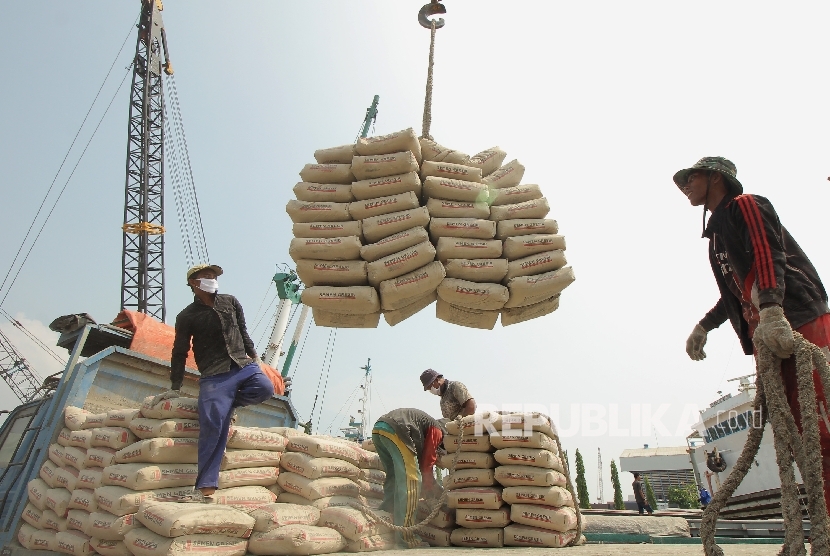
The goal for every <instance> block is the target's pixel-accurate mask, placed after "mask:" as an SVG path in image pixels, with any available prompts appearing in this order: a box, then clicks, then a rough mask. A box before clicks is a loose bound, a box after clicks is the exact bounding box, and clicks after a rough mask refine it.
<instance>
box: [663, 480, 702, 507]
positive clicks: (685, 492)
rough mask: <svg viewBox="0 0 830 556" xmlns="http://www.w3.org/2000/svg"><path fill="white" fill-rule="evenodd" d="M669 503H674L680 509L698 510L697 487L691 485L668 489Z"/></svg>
mask: <svg viewBox="0 0 830 556" xmlns="http://www.w3.org/2000/svg"><path fill="white" fill-rule="evenodd" d="M669 502H674V503H675V504H677V505H678V507H680V508H699V507H700V500H699V498H698V492H697V487H696V486H695V485H693V484H687V485H683V486H679V487H669Z"/></svg>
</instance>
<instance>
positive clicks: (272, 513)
mask: <svg viewBox="0 0 830 556" xmlns="http://www.w3.org/2000/svg"><path fill="white" fill-rule="evenodd" d="M250 515H251V517H253V518H254V531H257V532H258V533H263V532H265V531H273V530H274V529H277V528H279V527H284V526H286V525H317V522H318V521H320V510H318V509H317V508H315V507H314V506H304V505H301V504H268V505H267V506H263V507H261V508H258V509H256V510H253V511H252V512H251V513H250Z"/></svg>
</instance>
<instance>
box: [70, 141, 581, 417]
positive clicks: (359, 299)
mask: <svg viewBox="0 0 830 556" xmlns="http://www.w3.org/2000/svg"><path fill="white" fill-rule="evenodd" d="M314 159H315V160H316V163H315V164H307V165H306V166H305V167H304V168H303V170H302V171H301V172H300V178H301V179H302V181H301V182H299V183H297V184H296V185H295V186H294V195H295V197H296V199H292V200H291V201H289V202H288V205H287V206H286V211H287V212H288V215H289V216H290V217H291V220H292V222H293V223H294V224H293V231H294V239H292V240H291V245H290V249H289V254H290V256H291V258H292V259H293V260H294V261H295V263H296V264H297V274H298V275H299V277H300V279H301V280H302V281H303V283H304V285H305V286H306V290H305V291H304V293H303V296H302V299H303V303H306V304H307V305H308V306H310V307H311V308H312V314H313V315H314V321H315V323H316V324H317V325H318V326H329V327H338V328H375V327H377V326H378V324H379V322H380V317H381V315H383V318H384V320H385V321H386V323H387V324H389V325H390V326H395V325H397V324H399V323H401V322H403V321H404V320H406V319H408V318H410V317H411V316H413V315H415V314H417V313H419V312H421V311H422V310H424V309H426V308H427V307H429V306H430V305H432V304H433V303H436V302H437V303H436V309H435V313H436V317H437V318H438V319H440V320H443V321H445V322H449V323H452V324H456V325H459V326H466V327H471V328H481V329H492V328H493V327H494V326H495V325H496V322H497V321H498V320H499V317H501V322H502V326H509V325H511V324H517V323H520V322H524V321H527V320H531V319H534V318H537V317H541V316H545V315H547V314H550V313H552V312H553V311H555V310H556V309H557V308H558V307H559V302H560V294H561V292H562V290H564V289H565V288H566V287H567V286H568V285H570V283H571V282H573V280H574V274H573V270H572V269H571V268H570V267H568V266H566V265H567V258H566V256H565V237H564V236H562V235H559V226H558V224H557V222H556V221H555V220H552V219H549V218H548V213H549V212H550V203H549V201H548V199H547V198H546V197H545V196H544V192H543V189H542V187H540V186H539V185H537V184H523V183H522V180H523V178H524V176H525V166H524V165H523V164H522V163H520V162H519V161H518V160H511V161H510V162H505V160H507V153H506V152H505V151H504V150H502V149H501V148H499V147H491V148H489V149H486V150H483V151H481V152H479V153H477V154H473V155H468V154H466V153H463V152H460V151H456V150H453V149H450V148H447V147H444V146H442V145H440V144H438V143H437V142H435V141H432V140H431V139H426V138H420V139H419V138H418V137H417V136H416V134H415V132H414V131H413V130H412V129H404V130H401V131H398V132H395V133H390V134H388V135H380V136H375V137H364V138H360V139H359V140H358V141H357V143H355V144H352V145H342V146H338V147H332V148H327V149H320V150H318V151H315V153H314ZM79 419H80V418H79ZM73 426H75V425H74V423H73ZM76 430H82V429H81V427H80V425H77V429H76Z"/></svg>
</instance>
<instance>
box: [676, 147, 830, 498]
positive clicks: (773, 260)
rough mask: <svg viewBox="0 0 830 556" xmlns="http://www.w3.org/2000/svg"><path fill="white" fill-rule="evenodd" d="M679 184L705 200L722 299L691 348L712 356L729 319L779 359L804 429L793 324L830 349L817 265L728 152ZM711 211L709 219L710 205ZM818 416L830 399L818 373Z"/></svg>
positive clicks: (824, 434)
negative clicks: (710, 347) (710, 344)
mask: <svg viewBox="0 0 830 556" xmlns="http://www.w3.org/2000/svg"><path fill="white" fill-rule="evenodd" d="M674 183H675V184H676V185H677V187H678V188H680V190H681V191H682V192H683V194H684V195H686V197H687V198H688V200H689V203H690V204H691V205H692V206H703V207H704V208H703V211H704V212H703V215H704V229H703V237H706V238H708V239H709V262H710V264H711V266H712V272H713V273H714V274H715V281H716V282H717V284H718V289H719V290H720V299H718V302H717V303H716V304H715V306H714V307H713V308H712V309H711V310H710V311H709V312H708V313H706V316H704V317H703V319H701V320H700V322H699V323H698V324H696V325H695V327H694V330H693V331H692V334H691V335H690V336H689V339H688V340H687V341H686V352H687V353H688V354H689V357H690V358H692V359H693V360H695V361H700V360H702V359H703V358H705V357H706V353H705V352H704V351H703V347H704V345H705V344H706V338H707V335H708V334H709V332H710V331H711V330H713V329H715V328H717V327H718V326H720V325H721V324H723V323H724V322H726V320H727V319H728V320H729V321H730V323H731V324H732V328H734V329H735V332H736V333H737V334H738V337H739V338H740V341H741V345H742V347H743V349H744V353H746V354H747V355H752V354H753V353H754V349H753V340H754V341H755V343H756V345H757V344H758V343H759V342H760V343H762V344H764V345H765V346H767V347H768V348H769V349H770V351H772V353H773V354H775V356H776V357H779V358H780V359H782V361H781V377H782V378H783V383H784V388H785V391H786V396H787V401H788V403H789V406H790V409H791V410H792V413H793V416H794V417H795V420H796V424H797V425H798V427H799V430H801V412H800V406H799V403H798V386H797V383H796V369H795V358H794V357H790V356H791V355H792V353H793V329H795V330H797V331H798V332H800V333H801V334H802V335H803V336H804V337H805V338H806V339H807V340H809V341H810V342H812V343H814V344H816V345H817V346H818V347H820V348H822V350H823V351H824V352H825V354H826V355H830V351H828V346H830V314H828V313H830V309H828V305H827V293H826V292H825V290H824V286H823V285H822V283H821V279H819V276H818V273H817V272H816V269H815V268H814V267H813V264H812V263H811V262H810V259H808V258H807V255H806V254H805V253H804V251H802V250H801V247H799V246H798V244H797V243H796V241H795V239H793V237H792V236H791V235H790V234H789V232H788V231H787V229H786V228H785V227H784V226H783V225H782V224H781V222H780V221H779V219H778V215H777V214H776V212H775V209H774V208H773V206H772V203H770V202H769V201H768V200H767V199H765V198H764V197H761V196H759V195H749V194H744V192H743V185H742V184H741V182H740V181H738V177H737V168H736V167H735V165H734V164H733V163H732V162H731V161H729V160H727V159H725V158H722V157H719V156H710V157H705V158H701V159H700V160H699V161H698V162H697V163H696V164H695V165H693V166H691V167H689V168H684V169H682V170H680V171H678V172H677V173H675V174H674ZM707 210H709V211H711V212H712V215H711V217H710V218H709V222H708V223H706V220H705V218H706V211H707ZM813 376H814V380H815V382H816V391H817V398H818V412H819V415H821V414H822V413H825V414H826V412H827V401H826V400H825V397H824V389H823V388H822V386H821V380H820V379H819V375H818V373H817V372H816V371H815V370H814V371H813ZM818 422H819V428H820V438H821V455H822V463H823V471H824V473H823V474H824V489H825V490H824V497H825V501H826V503H827V506H828V507H830V431H828V426H827V420H826V419H822V418H819V419H818Z"/></svg>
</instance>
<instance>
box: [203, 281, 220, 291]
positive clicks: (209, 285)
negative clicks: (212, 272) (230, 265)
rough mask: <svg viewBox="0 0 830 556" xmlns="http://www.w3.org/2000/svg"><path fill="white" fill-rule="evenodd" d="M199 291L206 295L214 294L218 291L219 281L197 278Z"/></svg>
mask: <svg viewBox="0 0 830 556" xmlns="http://www.w3.org/2000/svg"><path fill="white" fill-rule="evenodd" d="M199 289H200V290H202V291H203V292H207V293H216V292H217V291H219V281H218V280H216V279H213V280H211V279H210V278H199Z"/></svg>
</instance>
